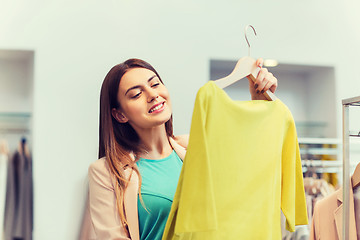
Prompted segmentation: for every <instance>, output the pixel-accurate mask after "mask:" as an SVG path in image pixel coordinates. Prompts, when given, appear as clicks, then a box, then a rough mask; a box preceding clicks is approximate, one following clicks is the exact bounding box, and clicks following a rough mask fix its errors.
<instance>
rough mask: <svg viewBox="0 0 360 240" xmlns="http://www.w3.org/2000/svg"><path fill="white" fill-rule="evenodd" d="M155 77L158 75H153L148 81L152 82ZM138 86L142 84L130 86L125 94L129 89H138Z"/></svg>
mask: <svg viewBox="0 0 360 240" xmlns="http://www.w3.org/2000/svg"><path fill="white" fill-rule="evenodd" d="M155 77H156V75H153V76H151V77H150V78H149V79H148V82H150V81H151V80H153V79H154V78H155ZM136 88H140V85H136V86H133V87H131V88H129V89H128V90H127V91H126V92H125V96H126V94H127V93H128V92H129V91H131V90H133V89H136Z"/></svg>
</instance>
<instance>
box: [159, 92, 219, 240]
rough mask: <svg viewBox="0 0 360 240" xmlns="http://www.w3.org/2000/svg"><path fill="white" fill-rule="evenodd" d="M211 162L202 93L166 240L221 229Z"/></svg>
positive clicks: (166, 230)
mask: <svg viewBox="0 0 360 240" xmlns="http://www.w3.org/2000/svg"><path fill="white" fill-rule="evenodd" d="M209 161H210V158H209V155H208V147H207V142H206V99H204V96H203V95H202V93H201V91H199V92H198V94H197V97H196V100H195V104H194V111H193V117H192V122H191V129H190V139H189V145H188V148H187V152H186V156H185V159H184V164H183V167H182V171H181V174H180V178H179V183H178V187H177V191H176V194H175V197H174V202H173V206H172V209H171V211H170V215H169V219H168V222H167V227H166V228H165V233H164V236H163V239H172V236H171V235H172V234H175V235H177V236H182V237H184V236H187V235H186V233H191V232H197V231H210V230H215V229H217V215H216V209H215V198H214V193H213V183H212V179H211V164H209ZM170 226H171V227H170ZM169 228H171V229H172V230H171V231H169Z"/></svg>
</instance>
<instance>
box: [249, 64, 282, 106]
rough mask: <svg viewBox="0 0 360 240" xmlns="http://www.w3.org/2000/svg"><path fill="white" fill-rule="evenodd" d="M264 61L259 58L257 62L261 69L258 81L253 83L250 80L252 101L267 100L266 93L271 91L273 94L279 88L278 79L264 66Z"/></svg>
mask: <svg viewBox="0 0 360 240" xmlns="http://www.w3.org/2000/svg"><path fill="white" fill-rule="evenodd" d="M263 63H264V60H263V59H262V58H259V59H257V60H256V65H257V66H259V67H260V71H259V73H258V75H257V77H256V81H255V82H253V81H251V80H250V79H249V89H250V94H251V99H252V100H266V98H265V96H264V94H263V93H264V92H266V91H267V90H269V89H270V91H271V92H273V93H274V92H275V91H276V88H277V85H278V83H277V79H276V77H274V75H273V74H272V73H271V72H269V71H268V70H267V69H266V68H263V67H262V65H263Z"/></svg>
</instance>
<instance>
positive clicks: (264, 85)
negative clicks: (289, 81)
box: [255, 68, 277, 94]
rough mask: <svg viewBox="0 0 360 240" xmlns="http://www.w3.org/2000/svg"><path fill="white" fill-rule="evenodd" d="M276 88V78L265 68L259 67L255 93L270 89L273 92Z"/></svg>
mask: <svg viewBox="0 0 360 240" xmlns="http://www.w3.org/2000/svg"><path fill="white" fill-rule="evenodd" d="M276 88H277V79H276V77H274V75H273V74H272V73H270V72H269V71H268V70H267V68H261V69H260V72H259V74H258V76H257V78H256V81H255V91H256V93H258V94H259V93H264V92H266V91H267V90H269V89H270V91H271V92H275V90H276Z"/></svg>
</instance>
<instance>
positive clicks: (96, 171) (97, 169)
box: [88, 157, 137, 179]
mask: <svg viewBox="0 0 360 240" xmlns="http://www.w3.org/2000/svg"><path fill="white" fill-rule="evenodd" d="M88 173H89V176H94V175H96V176H98V177H110V176H111V174H110V168H109V165H108V163H107V161H106V158H105V157H102V158H100V159H98V160H96V161H95V162H93V163H91V164H90V166H89V170H88ZM124 173H125V177H126V178H128V179H133V178H134V177H135V176H137V174H136V172H135V171H133V169H132V168H130V167H128V168H125V169H124Z"/></svg>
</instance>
